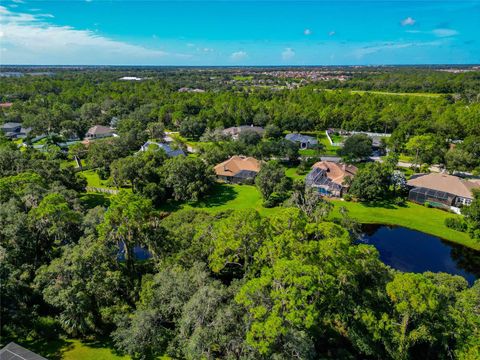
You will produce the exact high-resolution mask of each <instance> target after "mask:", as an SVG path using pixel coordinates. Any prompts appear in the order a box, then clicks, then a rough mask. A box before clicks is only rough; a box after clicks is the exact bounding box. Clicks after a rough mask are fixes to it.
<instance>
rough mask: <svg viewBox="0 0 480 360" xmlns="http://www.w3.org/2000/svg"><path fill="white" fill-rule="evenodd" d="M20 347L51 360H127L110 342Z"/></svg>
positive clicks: (59, 341)
mask: <svg viewBox="0 0 480 360" xmlns="http://www.w3.org/2000/svg"><path fill="white" fill-rule="evenodd" d="M16 342H17V343H18V344H19V345H21V346H23V347H25V348H27V349H29V350H31V351H33V352H35V353H37V354H39V355H42V356H44V357H46V358H47V359H50V360H60V359H65V360H126V359H130V357H129V356H124V355H121V354H119V353H118V352H117V351H116V350H115V349H114V347H113V344H112V343H111V342H110V341H108V340H101V341H98V340H95V341H88V340H82V341H81V340H76V339H62V338H59V339H53V340H36V341H16Z"/></svg>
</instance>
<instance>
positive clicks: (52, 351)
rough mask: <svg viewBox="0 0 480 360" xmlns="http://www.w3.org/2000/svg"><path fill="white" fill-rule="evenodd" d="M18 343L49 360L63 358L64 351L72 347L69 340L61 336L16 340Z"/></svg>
mask: <svg viewBox="0 0 480 360" xmlns="http://www.w3.org/2000/svg"><path fill="white" fill-rule="evenodd" d="M18 344H19V345H21V346H23V347H24V348H26V349H28V350H30V351H33V352H34V353H37V354H39V355H41V356H43V357H46V358H47V359H49V360H60V359H63V357H64V354H65V352H67V351H69V350H71V349H72V348H73V344H72V343H71V342H69V341H67V340H64V339H61V338H57V339H40V340H31V341H18Z"/></svg>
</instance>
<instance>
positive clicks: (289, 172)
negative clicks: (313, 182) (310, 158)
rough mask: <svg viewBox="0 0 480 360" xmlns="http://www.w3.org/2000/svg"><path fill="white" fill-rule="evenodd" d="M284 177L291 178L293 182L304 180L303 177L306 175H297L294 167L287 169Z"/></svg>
mask: <svg viewBox="0 0 480 360" xmlns="http://www.w3.org/2000/svg"><path fill="white" fill-rule="evenodd" d="M285 175H287V176H288V177H289V178H292V179H293V180H303V179H305V176H307V174H303V175H300V174H297V168H296V167H289V168H287V169H286V170H285Z"/></svg>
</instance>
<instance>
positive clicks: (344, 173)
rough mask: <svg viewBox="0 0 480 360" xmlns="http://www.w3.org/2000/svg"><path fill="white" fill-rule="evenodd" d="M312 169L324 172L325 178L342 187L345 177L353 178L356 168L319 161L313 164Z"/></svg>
mask: <svg viewBox="0 0 480 360" xmlns="http://www.w3.org/2000/svg"><path fill="white" fill-rule="evenodd" d="M312 168H318V169H323V170H326V172H327V177H328V178H329V179H330V180H332V181H333V182H334V183H336V184H339V185H342V184H343V180H344V179H345V177H353V176H355V174H356V173H357V170H358V169H357V167H355V166H353V165H346V164H341V163H335V162H333V161H319V162H317V163H315V164H313V166H312Z"/></svg>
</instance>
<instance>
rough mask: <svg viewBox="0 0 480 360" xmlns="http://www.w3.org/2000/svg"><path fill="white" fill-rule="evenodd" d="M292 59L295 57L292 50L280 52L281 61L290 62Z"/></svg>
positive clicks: (287, 49)
mask: <svg viewBox="0 0 480 360" xmlns="http://www.w3.org/2000/svg"><path fill="white" fill-rule="evenodd" d="M293 57H295V51H293V50H292V48H286V49H285V50H283V51H282V59H283V60H291V59H293Z"/></svg>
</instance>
